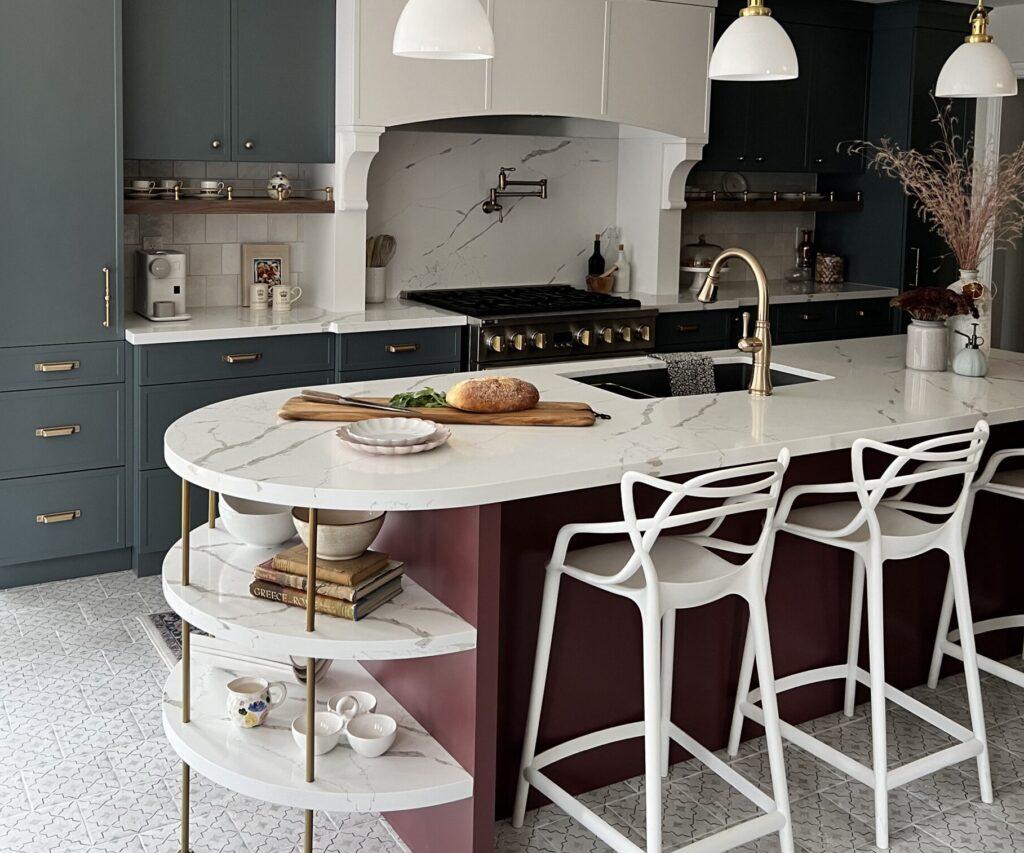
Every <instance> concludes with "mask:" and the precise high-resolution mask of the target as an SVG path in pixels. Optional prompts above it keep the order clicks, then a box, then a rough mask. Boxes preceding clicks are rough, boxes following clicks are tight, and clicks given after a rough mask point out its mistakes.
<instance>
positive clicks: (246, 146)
mask: <svg viewBox="0 0 1024 853" xmlns="http://www.w3.org/2000/svg"><path fill="white" fill-rule="evenodd" d="M242 147H243V148H244V149H245V150H246V151H252V150H253V148H255V147H256V143H255V142H253V141H252V140H251V139H247V140H245V142H243V143H242Z"/></svg>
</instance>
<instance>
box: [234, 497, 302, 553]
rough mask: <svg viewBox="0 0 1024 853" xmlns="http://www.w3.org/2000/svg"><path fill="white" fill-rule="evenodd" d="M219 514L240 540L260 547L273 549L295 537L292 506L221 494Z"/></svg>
mask: <svg viewBox="0 0 1024 853" xmlns="http://www.w3.org/2000/svg"><path fill="white" fill-rule="evenodd" d="M219 507H220V517H221V520H222V521H223V522H224V527H225V529H226V530H227V531H228V533H230V534H231V535H232V536H234V537H235V538H236V539H237V540H238V541H239V542H243V543H244V544H246V545H252V546H254V547H258V548H273V547H275V546H277V545H280V544H281V543H282V542H287V541H288V540H289V539H291V538H292V537H294V536H295V525H293V524H292V518H291V507H287V506H279V505H277V504H265V503H258V502H257V501H249V500H244V499H243V498H232V497H229V496H228V495H221V496H220V500H219Z"/></svg>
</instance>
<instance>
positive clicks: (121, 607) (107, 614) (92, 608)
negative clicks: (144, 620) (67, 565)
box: [81, 592, 147, 625]
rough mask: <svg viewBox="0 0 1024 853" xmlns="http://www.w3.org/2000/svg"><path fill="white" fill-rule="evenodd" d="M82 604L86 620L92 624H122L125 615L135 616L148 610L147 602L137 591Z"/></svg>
mask: <svg viewBox="0 0 1024 853" xmlns="http://www.w3.org/2000/svg"><path fill="white" fill-rule="evenodd" d="M81 606H82V612H83V613H84V614H85V621H86V622H88V623H89V624H90V625H108V624H111V623H117V624H120V623H121V620H123V619H124V618H125V617H135V616H136V615H137V614H139V613H144V612H146V610H147V607H146V603H145V602H144V601H143V600H142V596H140V595H139V594H138V593H137V592H129V593H127V594H125V595H114V596H110V597H109V598H103V599H99V600H94V601H87V602H84V603H83V604H82V605H81Z"/></svg>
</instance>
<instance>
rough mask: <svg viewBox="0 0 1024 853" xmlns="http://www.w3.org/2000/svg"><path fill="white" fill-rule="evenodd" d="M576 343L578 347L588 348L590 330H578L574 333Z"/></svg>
mask: <svg viewBox="0 0 1024 853" xmlns="http://www.w3.org/2000/svg"><path fill="white" fill-rule="evenodd" d="M576 341H577V343H579V345H580V346H584V347H589V346H590V329H580V330H579V331H578V332H577V333H576Z"/></svg>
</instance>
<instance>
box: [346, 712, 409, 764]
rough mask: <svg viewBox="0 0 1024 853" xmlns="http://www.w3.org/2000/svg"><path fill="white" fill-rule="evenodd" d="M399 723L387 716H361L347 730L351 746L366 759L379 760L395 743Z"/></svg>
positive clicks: (355, 718)
mask: <svg viewBox="0 0 1024 853" xmlns="http://www.w3.org/2000/svg"><path fill="white" fill-rule="evenodd" d="M397 734H398V723H396V722H395V719H394V717H389V716H388V715H387V714H360V715H359V716H358V717H354V718H353V719H352V720H351V721H350V722H349V724H348V726H347V728H346V729H345V736H346V737H347V738H348V743H349V746H351V747H352V749H354V750H355V751H356V752H358V753H359V754H360V755H362V756H363V757H364V758H379V757H380V756H382V755H383V754H384V753H385V752H387V751H388V750H389V749H391V745H392V744H393V743H394V742H395V737H396V736H397Z"/></svg>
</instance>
